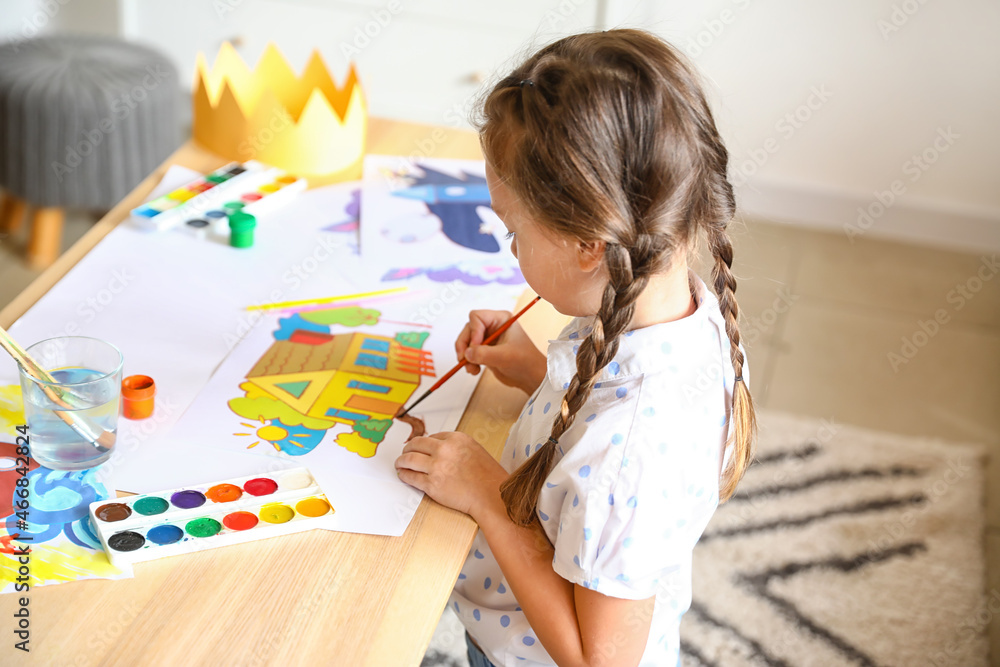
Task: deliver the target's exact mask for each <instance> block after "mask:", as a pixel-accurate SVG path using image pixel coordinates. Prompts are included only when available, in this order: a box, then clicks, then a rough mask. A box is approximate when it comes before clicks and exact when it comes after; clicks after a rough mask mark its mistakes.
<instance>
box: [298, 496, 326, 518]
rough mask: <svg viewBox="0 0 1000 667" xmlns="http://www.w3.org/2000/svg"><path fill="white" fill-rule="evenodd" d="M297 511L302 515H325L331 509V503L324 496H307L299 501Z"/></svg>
mask: <svg viewBox="0 0 1000 667" xmlns="http://www.w3.org/2000/svg"><path fill="white" fill-rule="evenodd" d="M295 511H296V512H298V513H299V514H301V515H302V516H323V515H324V514H326V513H327V512H329V511H330V503H328V502H326V500H325V499H323V498H306V499H305V500H300V501H299V503H298V504H297V505H296V506H295Z"/></svg>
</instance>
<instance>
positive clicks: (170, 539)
mask: <svg viewBox="0 0 1000 667" xmlns="http://www.w3.org/2000/svg"><path fill="white" fill-rule="evenodd" d="M182 537H184V531H183V530H181V529H180V528H178V527H177V526H171V525H170V524H164V525H162V526H156V527H155V528H152V529H150V531H149V532H148V533H146V539H148V540H149V541H150V542H154V543H156V544H173V543H174V542H178V541H180V539H181V538H182Z"/></svg>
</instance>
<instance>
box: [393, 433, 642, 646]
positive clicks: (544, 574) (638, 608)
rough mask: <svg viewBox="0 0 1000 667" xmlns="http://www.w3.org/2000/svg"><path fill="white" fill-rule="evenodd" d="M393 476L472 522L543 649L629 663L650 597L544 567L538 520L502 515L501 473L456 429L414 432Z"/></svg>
mask: <svg viewBox="0 0 1000 667" xmlns="http://www.w3.org/2000/svg"><path fill="white" fill-rule="evenodd" d="M396 468H397V472H398V473H399V478H400V479H401V480H402V481H404V482H406V483H407V484H410V485H412V486H415V487H416V488H418V489H420V490H422V491H424V492H425V493H426V494H427V495H429V496H430V497H431V498H433V499H434V500H436V501H437V502H439V503H441V504H442V505H445V506H446V507H451V508H452V509H457V510H459V511H461V512H465V513H466V514H469V515H470V516H472V518H473V519H475V520H476V522H477V523H478V524H479V526H480V528H481V529H482V531H483V535H484V536H485V537H486V541H487V542H488V543H489V545H490V550H491V551H492V552H493V555H494V556H495V557H496V559H497V562H498V563H499V564H500V569H501V570H502V571H503V573H504V576H505V577H506V579H507V583H508V584H510V588H511V591H512V592H513V594H514V597H515V598H516V599H517V601H518V604H519V605H520V606H521V609H522V610H524V613H525V616H526V617H527V619H528V622H529V623H530V624H531V627H532V629H533V630H534V632H535V634H536V635H537V636H538V639H539V640H540V641H541V642H542V646H544V647H545V650H546V651H548V653H549V655H551V656H552V658H553V659H554V660H555V661H556V664H558V665H561V666H566V665H636V664H638V662H639V660H640V658H641V657H642V653H643V650H644V649H645V647H646V639H647V637H648V635H649V627H650V623H651V621H652V617H653V602H654V598H649V599H647V600H625V599H621V598H613V597H608V596H606V595H602V594H601V593H597V592H595V591H592V590H589V589H587V588H584V587H583V586H579V585H576V584H573V583H572V582H569V581H567V580H566V579H563V578H562V577H561V576H560V575H559V574H557V573H556V572H555V570H553V569H552V558H553V555H554V549H553V547H552V545H551V544H550V543H549V541H548V538H547V537H546V536H545V533H544V532H543V531H542V529H541V527H540V526H538V525H535V526H532V527H529V528H523V527H520V526H516V525H515V524H514V523H512V522H511V521H510V519H508V518H507V511H506V509H505V507H504V504H503V500H502V499H501V497H500V484H501V483H502V482H503V480H504V479H506V478H507V471H505V470H504V469H503V467H501V466H500V464H499V463H497V462H496V461H495V460H494V459H493V457H492V456H490V455H489V453H488V452H487V451H486V450H485V449H483V448H482V446H481V445H479V443H477V442H476V441H475V440H473V439H472V438H470V437H469V436H467V435H465V434H463V433H438V434H436V435H433V436H430V437H423V438H414V439H413V440H411V441H410V442H409V443H407V444H406V446H405V447H404V448H403V454H402V455H401V456H400V457H399V459H397V461H396Z"/></svg>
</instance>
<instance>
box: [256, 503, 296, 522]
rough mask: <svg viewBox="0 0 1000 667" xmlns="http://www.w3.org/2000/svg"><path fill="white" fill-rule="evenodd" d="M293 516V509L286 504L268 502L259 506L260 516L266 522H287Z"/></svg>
mask: <svg viewBox="0 0 1000 667" xmlns="http://www.w3.org/2000/svg"><path fill="white" fill-rule="evenodd" d="M294 516H295V511H294V510H293V509H292V508H291V507H289V506H288V505H282V504H281V503H270V504H267V505H264V506H263V507H261V508H260V518H261V520H262V521H267V522H268V523H288V522H289V521H291V520H292V517H294Z"/></svg>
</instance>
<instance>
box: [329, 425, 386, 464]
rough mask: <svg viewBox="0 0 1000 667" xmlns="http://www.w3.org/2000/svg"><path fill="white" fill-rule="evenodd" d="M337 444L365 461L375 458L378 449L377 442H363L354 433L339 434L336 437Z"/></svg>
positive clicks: (363, 440) (362, 439)
mask: <svg viewBox="0 0 1000 667" xmlns="http://www.w3.org/2000/svg"><path fill="white" fill-rule="evenodd" d="M337 444H338V445H340V446H341V447H343V448H344V449H346V450H347V451H349V452H353V453H355V454H357V455H358V456H361V457H363V458H366V459H370V458H371V457H373V456H375V450H376V449H378V443H377V442H372V441H371V440H365V439H364V438H362V437H361V436H360V435H358V434H357V433H355V432H354V431H350V432H347V433H340V434H339V435H337Z"/></svg>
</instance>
